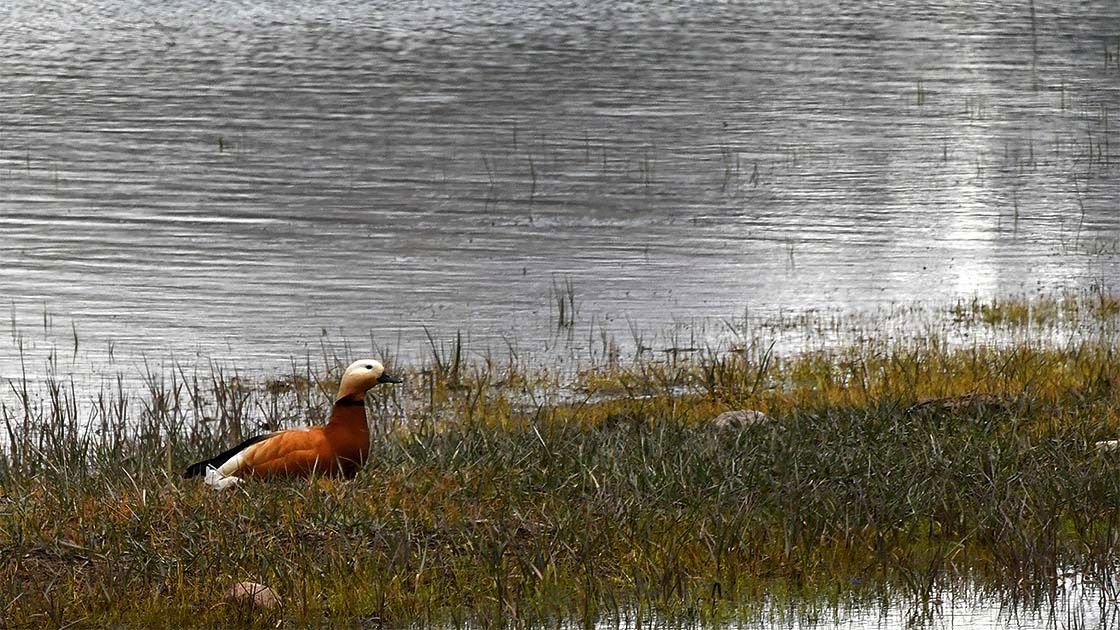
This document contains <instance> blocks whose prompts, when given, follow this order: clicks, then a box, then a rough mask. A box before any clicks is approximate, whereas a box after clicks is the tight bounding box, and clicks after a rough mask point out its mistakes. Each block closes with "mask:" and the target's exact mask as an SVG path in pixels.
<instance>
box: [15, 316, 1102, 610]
mask: <svg viewBox="0 0 1120 630" xmlns="http://www.w3.org/2000/svg"><path fill="white" fill-rule="evenodd" d="M1079 300H1080V301H1079V302H1078V303H1076V304H1073V303H1067V302H1064V301H1061V300H1050V299H1049V298H1043V299H1041V300H1040V301H1039V302H1038V303H1024V304H1009V303H999V304H996V303H992V304H979V303H977V304H974V305H960V306H959V307H958V309H957V311H950V313H949V314H947V317H949V318H951V319H954V318H955V319H956V320H957V322H958V323H961V322H965V323H964V324H961V325H965V324H967V325H979V324H981V323H982V324H983V325H985V326H1012V327H1014V326H1024V325H1027V324H1028V323H1029V322H1034V324H1035V325H1039V324H1040V323H1041V322H1049V321H1051V319H1052V318H1059V317H1065V318H1071V317H1077V318H1079V319H1078V320H1077V321H1078V323H1079V326H1078V328H1080V329H1081V330H1082V331H1083V332H1081V333H1079V334H1076V335H1073V336H1072V337H1065V338H1063V339H1064V340H1063V341H1062V342H1061V343H1052V340H1051V339H1049V338H1047V337H1045V336H1040V337H1025V336H1016V337H1014V338H1013V339H1011V340H1010V341H1008V342H1006V343H999V344H978V343H977V344H972V345H959V344H949V343H947V342H946V340H945V339H943V338H941V337H940V336H938V335H934V334H931V335H930V336H928V337H924V338H920V339H912V340H910V341H905V342H904V341H892V340H889V339H882V338H877V337H876V336H875V335H874V334H873V331H872V330H868V331H867V334H865V335H863V337H864V339H863V341H861V342H859V343H854V344H852V345H850V346H847V347H840V348H835V349H825V350H819V351H816V352H811V353H803V354H799V355H791V356H775V354H774V353H773V352H771V350H772V348H773V344H772V343H768V342H767V340H766V339H751V340H749V343H742V340H740V341H741V342H740V343H737V344H736V345H735V346H734V347H732V348H727V349H723V350H719V349H709V350H706V351H696V352H688V353H683V354H682V353H678V352H673V353H666V354H665V355H664V357H660V358H653V356H652V355H651V354H645V355H642V354H639V356H638V358H637V359H636V360H635V361H633V362H630V363H626V364H623V363H622V362H619V361H617V360H613V359H612V360H611V361H609V362H605V363H604V364H603V365H601V366H595V367H591V368H588V369H586V370H584V371H582V372H581V373H579V374H578V375H576V376H575V378H574V380H575V382H574V383H565V387H564V388H563V389H561V387H560V383H559V377H558V376H557V375H556V372H554V371H549V370H546V369H533V370H530V369H528V368H524V367H522V364H521V363H520V362H519V361H518V360H517V359H516V357H515V356H513V353H512V351H511V355H510V357H509V361H508V363H506V364H503V365H499V364H498V363H497V362H496V361H493V360H490V359H486V358H484V359H482V360H476V361H470V360H468V359H467V358H466V357H465V356H464V353H463V352H462V340H461V339H456V341H455V342H454V344H453V346H452V350H451V351H448V350H447V349H446V348H445V347H444V346H443V345H441V344H439V343H437V342H436V341H435V340H431V351H432V358H431V361H430V365H421V366H417V367H416V369H414V370H413V371H412V378H410V380H409V384H408V386H407V388H403V389H396V390H382V391H379V392H377V393H376V394H375V395H373V396H371V397H370V400H369V407H370V411H371V414H372V415H373V416H374V417H375V418H380V420H377V421H375V423H376V424H377V425H378V426H379V427H381V428H383V429H384V431H382V432H379V433H378V435H377V436H376V437H375V438H374V443H373V450H372V454H371V461H370V462H369V463H368V465H367V466H366V468H365V469H364V470H363V471H362V472H361V474H360V475H359V476H358V477H357V479H355V480H353V481H350V482H339V481H332V480H327V479H316V480H310V481H307V480H303V481H293V482H286V483H273V484H263V483H250V484H247V485H245V486H244V487H243V488H242V489H239V490H237V491H233V492H227V493H222V494H218V493H213V492H211V491H208V490H207V489H205V488H203V487H202V486H201V485H200V484H199V483H197V480H183V479H181V478H180V477H179V472H180V470H181V469H182V468H183V467H184V466H185V465H186V464H187V463H190V462H191V461H194V460H195V459H197V458H199V457H200V456H201V455H203V454H210V453H212V452H214V451H215V450H216V449H219V448H223V447H225V446H227V445H228V444H229V443H230V442H232V441H234V440H235V439H237V438H238V437H240V436H244V435H248V434H251V433H254V432H256V431H259V430H261V429H262V427H267V428H273V427H282V426H289V425H291V424H301V423H306V422H317V421H321V420H322V418H323V415H324V413H325V411H326V408H327V404H328V403H329V392H331V391H332V389H333V384H332V382H331V380H330V379H331V377H332V375H337V371H332V372H331V373H330V374H328V375H327V376H326V377H321V376H320V375H321V374H322V371H321V370H320V369H317V368H315V367H313V366H311V365H310V362H308V363H307V364H306V365H302V366H300V365H297V364H295V363H293V365H292V366H291V370H290V374H289V375H287V376H285V377H284V378H279V379H274V380H271V381H268V382H260V383H250V382H248V381H246V380H245V379H244V378H241V377H239V376H237V375H234V374H232V373H230V372H229V371H228V370H226V369H224V368H221V367H220V366H217V365H211V366H209V367H208V368H207V369H206V370H205V371H201V372H192V371H190V370H187V369H184V368H182V367H176V368H173V369H170V370H167V371H166V373H154V372H146V374H147V376H146V378H145V383H146V386H145V388H144V389H143V390H142V391H132V390H130V389H128V388H126V387H125V386H124V385H122V384H121V383H120V381H118V382H117V384H116V385H115V387H108V386H107V387H106V388H105V389H103V390H102V391H99V392H96V393H93V394H92V395H91V394H88V393H85V392H79V391H76V387H75V386H74V385H73V382H72V381H69V380H67V379H65V378H63V377H61V376H58V375H48V377H47V378H46V379H45V380H44V381H29V379H23V380H22V381H21V382H13V383H11V393H12V397H11V398H13V399H14V400H15V402H14V404H9V403H5V404H4V406H3V407H0V414H2V430H3V431H4V433H5V439H4V440H3V442H4V443H5V446H4V447H3V450H2V453H0V549H2V550H3V554H2V555H0V619H2V620H3V624H2V625H4V626H13V627H14V626H23V625H33V626H42V625H51V626H56V627H62V626H65V625H68V624H77V625H89V626H94V625H98V626H99V625H119V624H124V625H136V626H150V625H159V626H167V625H187V626H217V625H229V624H230V623H233V622H239V623H244V624H246V625H275V624H276V623H288V624H298V625H305V624H314V625H320V624H325V623H331V624H344V625H391V626H399V625H404V624H440V625H478V626H504V625H528V624H551V625H562V624H570V623H580V624H591V623H607V624H619V625H634V624H636V623H644V622H649V621H658V622H677V623H680V622H683V623H693V622H700V623H718V622H726V621H730V620H738V621H742V620H750V619H757V618H759V617H760V616H764V615H774V614H785V615H791V616H793V617H800V618H803V619H808V620H812V619H814V618H817V617H818V615H820V614H821V611H828V610H833V611H835V610H843V609H847V608H849V607H851V606H860V605H863V604H867V605H874V606H882V605H883V603H884V602H885V601H898V602H904V603H906V605H909V606H916V607H918V609H922V608H923V607H926V608H928V607H930V606H933V605H935V602H936V600H937V598H938V596H939V593H942V592H944V591H945V590H947V589H960V588H977V589H980V590H982V591H983V592H987V593H994V594H996V596H997V597H1000V598H1003V599H1004V600H1006V601H1008V602H1012V603H1015V602H1022V603H1027V604H1028V605H1033V604H1034V603H1037V602H1041V601H1048V600H1052V599H1053V598H1055V597H1058V596H1059V591H1060V590H1061V589H1060V586H1059V584H1060V580H1061V577H1062V575H1063V574H1064V572H1066V571H1070V570H1073V571H1077V572H1079V573H1080V574H1081V575H1083V576H1084V577H1085V579H1086V580H1087V581H1089V582H1093V581H1097V582H1098V583H1100V584H1101V585H1102V586H1103V585H1105V584H1109V583H1110V582H1108V580H1109V579H1110V575H1112V574H1113V573H1114V572H1115V569H1116V566H1117V549H1118V544H1120V543H1118V540H1120V475H1117V474H1116V467H1117V465H1120V462H1118V461H1117V459H1118V458H1120V453H1115V452H1103V451H1100V450H1098V449H1097V448H1095V447H1094V443H1095V442H1096V441H1097V440H1100V439H1107V438H1111V437H1115V436H1116V435H1117V434H1120V418H1118V415H1117V409H1118V408H1120V405H1118V403H1120V361H1118V359H1117V355H1116V341H1117V337H1116V336H1115V334H1114V333H1113V332H1109V331H1114V330H1115V324H1116V317H1117V309H1116V308H1115V304H1116V302H1115V300H1111V298H1107V299H1106V298H1104V297H1100V296H1087V297H1083V298H1080V299H1079ZM1092 322H1095V323H1096V324H1098V325H1096V326H1090V327H1086V326H1080V324H1086V323H1092ZM1090 329H1091V330H1092V332H1087V331H1088V330H1090ZM1038 330H1042V329H1038ZM330 363H331V364H332V366H334V365H335V364H337V363H342V362H330ZM397 367H398V368H399V367H401V366H397ZM335 370H337V367H335ZM405 371H406V372H407V370H405ZM562 391H563V392H566V395H563V396H562V395H560V394H561V392H562ZM735 408H754V409H759V410H762V411H765V412H766V413H767V414H769V415H770V416H772V417H773V418H774V419H775V422H774V423H773V424H770V425H765V424H759V425H756V426H752V427H749V428H747V429H743V430H737V431H731V430H722V431H721V430H715V429H713V428H712V427H711V426H710V422H709V421H710V419H711V418H712V417H713V416H714V415H716V414H717V413H719V412H721V411H724V410H728V409H735ZM258 425H260V426H258ZM243 579H252V580H256V581H260V582H264V583H266V584H268V585H270V586H272V587H273V588H274V589H276V590H277V591H278V592H279V593H280V595H281V597H282V598H283V599H284V605H283V607H281V608H280V609H278V610H276V611H273V612H268V613H259V614H257V615H249V614H245V613H244V612H243V611H238V610H234V609H231V608H229V606H228V605H226V604H223V603H222V601H221V599H222V594H223V593H224V591H225V589H227V588H228V587H229V585H230V584H232V583H233V582H236V581H239V580H243ZM775 611H778V613H775ZM782 611H785V612H782Z"/></svg>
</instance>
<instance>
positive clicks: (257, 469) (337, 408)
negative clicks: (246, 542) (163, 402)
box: [183, 359, 404, 490]
mask: <svg viewBox="0 0 1120 630" xmlns="http://www.w3.org/2000/svg"><path fill="white" fill-rule="evenodd" d="M403 382H404V379H401V378H399V377H397V376H393V375H391V374H389V373H388V372H386V371H385V366H384V365H382V364H381V362H380V361H376V360H374V359H361V360H358V361H354V362H353V363H351V364H350V366H349V367H347V368H346V371H345V372H343V374H342V380H341V381H340V382H339V384H338V395H337V396H335V401H334V405H333V406H332V407H331V415H330V418H329V419H328V420H327V423H326V424H325V425H321V426H314V427H299V428H294V429H286V430H284V431H276V432H273V433H266V434H263V435H258V436H255V437H251V438H249V439H248V440H245V441H244V442H242V443H240V444H238V445H237V446H235V447H233V448H231V449H229V450H228V451H224V452H222V453H220V454H218V455H216V456H214V457H211V458H210V459H206V460H203V461H200V462H196V463H194V464H191V465H190V466H188V467H187V469H186V471H184V473H183V477H186V478H191V477H199V476H202V477H204V480H205V482H206V485H207V486H210V487H211V488H214V489H216V490H223V489H226V488H229V487H231V486H235V485H237V484H239V483H241V482H242V481H243V480H245V479H247V478H253V479H278V478H292V477H307V476H310V475H313V474H315V475H324V476H331V477H343V478H346V479H350V478H352V477H354V475H356V474H358V471H359V470H361V468H362V466H363V465H365V462H366V456H367V455H369V423H368V421H367V420H366V401H365V395H366V392H368V391H369V390H370V389H372V388H374V387H376V386H377V385H380V384H383V383H403Z"/></svg>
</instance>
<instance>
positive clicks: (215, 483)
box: [206, 466, 241, 490]
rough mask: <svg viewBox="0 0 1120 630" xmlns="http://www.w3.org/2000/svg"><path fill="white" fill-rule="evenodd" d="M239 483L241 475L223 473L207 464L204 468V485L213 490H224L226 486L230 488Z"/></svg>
mask: <svg viewBox="0 0 1120 630" xmlns="http://www.w3.org/2000/svg"><path fill="white" fill-rule="evenodd" d="M239 483H241V477H232V476H226V475H223V474H222V473H221V472H219V471H218V469H217V468H214V467H213V466H208V467H207V468H206V485H208V486H210V487H211V488H213V489H215V490H225V489H226V488H232V487H234V486H236V485H237V484H239Z"/></svg>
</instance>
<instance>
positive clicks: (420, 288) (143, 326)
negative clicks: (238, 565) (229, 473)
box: [0, 0, 1120, 375]
mask: <svg viewBox="0 0 1120 630" xmlns="http://www.w3.org/2000/svg"><path fill="white" fill-rule="evenodd" d="M1032 6H1033V7H1034V14H1033V15H1034V17H1033V18H1032V12H1031V11H1030V10H1029V8H1028V6H1027V5H1022V6H1019V5H1015V6H1010V5H1003V4H1000V3H995V4H989V3H977V4H968V3H950V2H944V3H940V4H937V3H934V4H932V5H930V4H926V3H902V4H893V3H886V4H884V3H874V2H866V3H852V4H847V5H844V6H843V7H836V6H833V5H832V4H820V3H816V2H800V3H793V4H790V3H777V2H776V3H747V4H746V5H744V4H741V3H690V4H688V5H687V6H679V5H676V4H668V3H653V4H650V3H593V2H583V1H581V0H572V1H568V2H547V1H533V2H528V3H518V5H517V7H516V8H509V7H507V6H506V4H504V3H489V2H482V3H470V4H469V6H464V5H463V3H459V2H434V3H424V4H422V5H411V4H405V5H401V4H398V3H378V2H365V1H358V0H330V1H327V2H317V3H302V2H281V3H267V4H261V3H255V2H242V1H240V0H228V1H223V2H219V3H211V2H206V3H203V2H198V0H174V1H172V2H166V3H158V4H155V5H153V4H151V3H141V2H136V1H133V0H99V1H97V2H94V3H89V2H80V3H79V2H72V3H67V2H63V3H52V4H51V5H49V6H45V5H43V4H42V3H39V2H32V1H30V0H12V1H9V2H5V3H3V6H0V34H2V36H0V53H2V55H3V58H4V59H5V72H4V73H2V74H0V93H2V94H3V98H0V294H2V295H3V296H4V297H5V298H6V300H5V301H6V302H8V303H9V304H7V305H6V306H8V307H9V308H10V309H11V311H12V316H11V317H9V318H3V319H5V320H11V321H14V326H15V327H16V328H17V335H9V334H5V335H2V337H3V339H5V341H4V342H2V343H4V344H5V346H4V347H5V348H7V349H6V350H5V351H4V353H3V354H4V358H3V359H0V373H3V374H5V375H10V374H11V373H12V372H13V371H14V370H15V369H16V364H15V363H14V362H13V360H12V359H11V358H10V357H11V356H12V355H13V352H12V351H11V350H12V349H13V346H12V344H13V342H12V339H13V338H14V337H17V336H18V330H19V329H20V328H21V327H22V329H27V328H30V327H32V326H39V325H40V323H41V322H40V320H42V319H43V311H44V310H45V311H46V312H47V314H48V319H49V320H50V321H48V322H47V323H46V324H45V327H46V328H48V329H50V331H51V334H52V335H53V336H54V339H55V344H56V345H58V346H59V347H66V346H68V345H69V344H71V342H70V337H71V336H72V335H73V332H74V331H77V333H78V335H79V337H80V339H81V343H82V344H84V348H85V349H86V350H87V351H88V352H92V353H94V354H97V355H105V354H106V353H107V352H108V348H109V347H110V345H112V347H113V348H114V351H115V353H116V356H117V357H118V358H120V357H121V356H131V357H135V356H138V355H140V354H144V355H145V356H149V357H153V356H165V355H167V354H168V353H174V354H175V355H176V356H178V357H180V358H189V357H190V356H193V355H194V353H196V352H197V353H201V354H202V355H203V356H207V357H211V356H213V357H224V358H231V359H236V360H238V361H243V362H248V363H251V364H252V363H253V361H254V360H259V361H260V362H261V363H262V364H264V365H274V364H276V363H277V362H278V361H279V360H280V359H281V358H283V357H287V356H289V355H290V354H292V353H301V352H303V351H304V348H306V347H308V346H310V347H311V348H315V347H316V344H317V343H318V341H317V340H318V339H320V337H321V336H322V334H323V332H327V333H330V334H331V335H332V336H334V337H341V338H348V339H352V340H363V341H356V342H355V343H360V344H362V345H368V343H369V342H368V341H364V340H365V339H366V338H367V333H368V334H370V335H372V338H373V343H376V344H378V345H387V346H391V347H397V348H399V349H400V351H401V352H402V353H403V354H405V355H410V354H414V353H416V352H418V351H419V350H420V348H421V344H422V343H423V340H424V338H425V337H424V333H423V330H422V326H428V327H430V328H431V329H432V330H433V331H434V332H435V333H436V334H437V335H447V334H450V333H451V332H453V331H455V330H463V331H466V332H468V333H469V334H470V335H471V338H472V340H473V342H474V343H476V344H479V345H480V346H486V345H495V344H496V345H498V346H499V347H501V346H502V345H503V344H504V342H503V341H501V340H502V339H514V340H516V341H517V343H518V344H520V346H521V347H523V348H526V349H532V350H539V349H540V348H542V347H543V346H544V345H545V344H546V342H545V340H547V339H548V338H549V336H550V335H551V334H552V332H553V330H554V315H553V314H551V313H550V304H551V303H552V295H551V292H552V287H553V286H554V284H555V283H556V282H557V281H561V282H562V281H564V280H565V279H568V278H570V279H571V280H572V283H573V285H574V288H575V293H576V298H577V300H578V310H579V315H578V319H577V324H578V326H579V327H580V329H581V330H585V327H586V330H593V329H594V328H597V327H599V326H607V327H608V328H610V329H611V330H613V331H616V332H619V331H621V332H622V333H623V335H625V334H626V330H627V329H628V327H629V326H634V327H637V328H640V329H644V330H655V329H659V328H661V327H664V326H666V325H667V324H669V323H672V322H680V321H692V320H694V319H696V318H713V317H715V318H718V317H728V316H732V315H736V314H740V313H742V312H743V310H744V309H745V308H749V309H750V310H751V311H752V312H754V313H770V312H776V311H777V310H779V309H786V310H789V309H793V310H800V309H806V308H830V309H838V310H841V311H853V310H861V309H866V308H873V307H875V306H877V305H880V304H883V303H887V302H902V303H906V302H911V301H921V302H926V303H930V302H944V301H950V300H953V299H955V298H957V297H961V296H965V297H969V296H972V295H974V294H980V295H982V296H990V295H996V294H1004V293H1016V292H1031V291H1033V290H1035V289H1036V288H1054V287H1062V286H1071V285H1072V286H1087V285H1091V284H1105V285H1109V286H1111V285H1112V284H1114V283H1113V279H1114V278H1115V277H1116V273H1117V271H1118V264H1117V262H1118V260H1120V257H1118V254H1117V252H1118V239H1120V213H1117V212H1116V211H1115V203H1116V199H1117V198H1118V197H1120V195H1118V193H1120V177H1118V175H1120V156H1118V155H1117V147H1120V138H1118V137H1117V132H1116V127H1117V125H1116V124H1115V122H1110V119H1111V120H1112V121H1114V120H1115V119H1116V112H1117V107H1118V105H1120V64H1118V62H1117V60H1118V58H1120V41H1117V39H1116V38H1117V36H1120V27H1118V24H1120V5H1117V3H1115V2H1113V1H1112V0H1090V1H1087V2H1082V3H1076V4H1071V3H1067V2H1057V1H1053V2H1046V1H1037V2H1034V3H1033V5H1032ZM5 323H6V324H8V327H10V326H12V325H13V324H11V323H9V322H5ZM579 336H582V337H586V333H585V332H581V333H580V334H579ZM32 350H33V351H34V352H38V353H40V354H41V353H42V352H44V351H45V350H46V349H45V348H42V347H36V348H33V349H32Z"/></svg>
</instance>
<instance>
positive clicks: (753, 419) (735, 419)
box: [712, 409, 776, 429]
mask: <svg viewBox="0 0 1120 630" xmlns="http://www.w3.org/2000/svg"><path fill="white" fill-rule="evenodd" d="M775 424H776V423H775V422H774V419H773V418H771V417H770V416H768V415H766V414H764V413H762V412H761V411H755V410H754V409H736V410H734V411H725V412H723V413H721V414H719V415H718V416H716V417H715V418H712V426H714V427H715V428H717V429H746V428H748V427H758V426H773V425H775Z"/></svg>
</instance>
